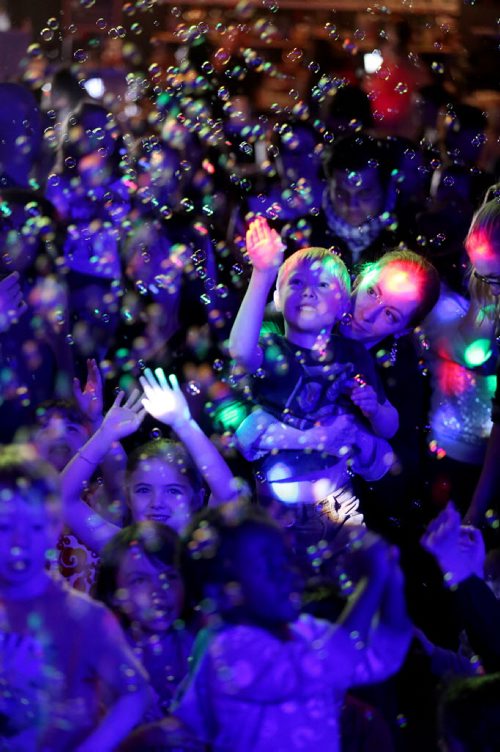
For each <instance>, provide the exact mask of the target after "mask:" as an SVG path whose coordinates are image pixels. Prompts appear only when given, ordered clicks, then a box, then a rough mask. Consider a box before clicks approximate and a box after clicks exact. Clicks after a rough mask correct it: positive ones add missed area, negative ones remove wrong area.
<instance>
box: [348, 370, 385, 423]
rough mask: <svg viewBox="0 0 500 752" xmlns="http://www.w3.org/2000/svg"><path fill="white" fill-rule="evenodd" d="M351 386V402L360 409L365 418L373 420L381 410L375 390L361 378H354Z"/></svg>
mask: <svg viewBox="0 0 500 752" xmlns="http://www.w3.org/2000/svg"><path fill="white" fill-rule="evenodd" d="M349 386H350V387H352V388H351V392H350V397H351V400H352V401H353V402H354V404H355V405H356V406H357V407H359V409H360V410H361V412H362V413H363V415H364V416H365V418H373V417H374V416H375V415H376V414H377V412H378V410H379V401H378V398H377V393H376V392H375V389H374V388H373V387H372V386H370V384H367V383H366V382H365V381H363V379H362V378H361V377H359V378H357V377H354V379H352V380H351V381H350V383H349Z"/></svg>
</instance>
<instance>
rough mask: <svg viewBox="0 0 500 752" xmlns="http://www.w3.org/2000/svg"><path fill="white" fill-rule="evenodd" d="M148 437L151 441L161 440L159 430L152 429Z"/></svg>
mask: <svg viewBox="0 0 500 752" xmlns="http://www.w3.org/2000/svg"><path fill="white" fill-rule="evenodd" d="M149 435H150V436H151V439H153V441H154V440H155V439H161V429H160V428H152V429H151V432H150V434H149Z"/></svg>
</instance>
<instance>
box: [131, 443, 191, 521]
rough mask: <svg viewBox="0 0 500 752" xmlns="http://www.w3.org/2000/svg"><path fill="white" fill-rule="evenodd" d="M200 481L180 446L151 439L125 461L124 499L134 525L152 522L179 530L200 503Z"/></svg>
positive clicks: (182, 447) (187, 455)
mask: <svg viewBox="0 0 500 752" xmlns="http://www.w3.org/2000/svg"><path fill="white" fill-rule="evenodd" d="M204 495H205V489H204V486H203V480H202V478H201V476H200V474H199V473H198V471H197V469H196V467H195V466H194V464H193V461H192V460H191V458H190V456H189V454H188V453H187V451H186V450H185V448H184V446H183V445H182V444H179V443H178V442H175V441H171V440H169V439H155V440H153V441H150V442H148V443H147V444H144V445H143V446H140V447H138V448H137V449H135V450H134V451H133V452H132V453H131V454H130V455H129V458H128V461H127V496H128V503H129V506H130V512H131V515H132V519H133V521H134V522H143V521H144V520H153V521H155V522H162V523H163V524H165V525H170V526H171V527H173V528H174V530H176V531H177V532H180V531H182V530H183V529H184V528H185V527H186V525H187V524H188V522H189V520H190V519H191V515H192V514H193V512H196V511H198V510H199V509H200V508H201V506H202V504H203V500H204Z"/></svg>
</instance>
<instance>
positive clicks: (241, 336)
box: [229, 217, 284, 373]
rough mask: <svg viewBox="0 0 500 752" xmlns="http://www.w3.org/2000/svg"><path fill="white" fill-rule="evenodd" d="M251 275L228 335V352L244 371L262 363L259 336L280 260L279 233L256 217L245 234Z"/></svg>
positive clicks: (249, 370) (281, 247)
mask: <svg viewBox="0 0 500 752" xmlns="http://www.w3.org/2000/svg"><path fill="white" fill-rule="evenodd" d="M246 244H247V251H248V255H249V257H250V260H251V262H252V265H253V270H252V276H251V278H250V282H249V285H248V288H247V291H246V293H245V297H244V298H243V300H242V303H241V305H240V308H239V310H238V313H237V316H236V319H235V321H234V324H233V327H232V329H231V334H230V335H229V352H230V354H231V357H232V358H234V360H235V361H236V363H237V364H238V365H240V366H241V367H243V368H244V369H245V371H248V372H249V373H253V372H254V371H256V370H257V368H259V366H260V364H261V363H262V352H261V350H260V348H259V336H260V330H261V327H262V321H263V319H264V310H265V307H266V303H267V298H268V295H269V292H270V290H271V288H272V286H273V284H274V281H275V279H276V275H277V272H278V268H279V267H280V265H281V263H282V261H283V252H284V246H283V243H282V242H281V238H280V236H279V234H278V233H277V232H276V231H275V230H271V228H270V227H269V225H268V224H267V222H266V220H265V219H264V218H263V217H259V218H258V219H256V220H255V221H254V222H252V223H251V225H250V227H249V228H248V231H247V234H246Z"/></svg>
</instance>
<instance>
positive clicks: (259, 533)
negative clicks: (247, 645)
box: [235, 526, 300, 628]
mask: <svg viewBox="0 0 500 752" xmlns="http://www.w3.org/2000/svg"><path fill="white" fill-rule="evenodd" d="M235 568H236V573H237V577H238V582H239V584H240V587H241V595H242V608H241V610H242V611H243V613H244V614H245V615H246V616H247V617H248V618H249V619H250V620H251V621H252V622H256V623H257V624H260V625H261V626H264V627H269V628H273V627H278V626H280V625H283V624H286V623H288V622H290V621H294V620H295V619H296V618H297V616H298V611H299V607H300V597H299V594H298V593H297V591H296V586H297V578H296V575H295V574H294V572H293V569H292V565H291V559H290V555H289V552H288V549H287V547H286V545H285V541H284V538H283V536H282V534H281V532H280V531H279V530H275V529H273V528H271V527H265V526H262V527H261V528H258V529H257V530H252V531H248V532H247V533H246V534H245V535H243V536H241V545H240V546H239V549H238V553H237V557H236V562H235Z"/></svg>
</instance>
